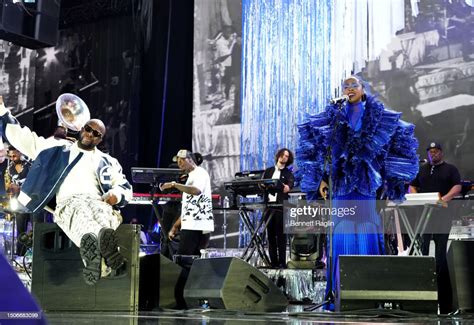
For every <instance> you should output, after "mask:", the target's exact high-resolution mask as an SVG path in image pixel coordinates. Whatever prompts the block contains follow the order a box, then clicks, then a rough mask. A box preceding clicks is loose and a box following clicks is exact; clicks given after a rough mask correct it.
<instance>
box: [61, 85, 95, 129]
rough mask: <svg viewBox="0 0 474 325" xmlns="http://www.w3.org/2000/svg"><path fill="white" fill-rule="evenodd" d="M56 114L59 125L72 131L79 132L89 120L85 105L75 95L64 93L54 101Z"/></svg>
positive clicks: (89, 116)
mask: <svg viewBox="0 0 474 325" xmlns="http://www.w3.org/2000/svg"><path fill="white" fill-rule="evenodd" d="M56 114H58V118H59V120H60V121H61V123H62V124H63V125H64V126H65V127H67V128H68V129H69V130H72V131H80V130H81V128H82V127H83V126H84V125H85V124H86V123H87V121H89V120H90V119H91V114H90V112H89V108H88V107H87V105H86V103H84V101H83V100H82V99H81V98H80V97H79V96H77V95H74V94H69V93H65V94H62V95H61V96H59V97H58V99H57V100H56Z"/></svg>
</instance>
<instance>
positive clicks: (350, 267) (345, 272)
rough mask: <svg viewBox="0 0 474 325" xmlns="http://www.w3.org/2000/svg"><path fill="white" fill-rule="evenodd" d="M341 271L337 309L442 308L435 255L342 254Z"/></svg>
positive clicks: (433, 310)
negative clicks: (440, 305) (439, 304)
mask: <svg viewBox="0 0 474 325" xmlns="http://www.w3.org/2000/svg"><path fill="white" fill-rule="evenodd" d="M337 274H338V275H339V282H338V295H337V300H336V310H337V311H348V310H362V309H376V308H382V309H394V310H396V309H399V310H405V311H411V312H423V313H434V314H436V313H437V311H438V289H437V285H436V265H435V259H434V257H429V256H365V255H364V256H361V255H340V256H339V267H338V271H337Z"/></svg>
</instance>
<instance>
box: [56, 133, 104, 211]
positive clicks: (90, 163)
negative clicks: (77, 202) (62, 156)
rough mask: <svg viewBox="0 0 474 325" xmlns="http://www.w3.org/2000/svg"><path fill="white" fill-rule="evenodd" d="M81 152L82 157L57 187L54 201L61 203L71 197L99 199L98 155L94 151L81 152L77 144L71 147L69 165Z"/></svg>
mask: <svg viewBox="0 0 474 325" xmlns="http://www.w3.org/2000/svg"><path fill="white" fill-rule="evenodd" d="M80 152H82V153H83V156H82V157H81V159H79V161H78V162H77V164H76V165H74V167H73V168H72V169H71V171H70V172H69V174H68V175H67V176H66V178H65V179H64V181H63V183H62V184H61V186H60V187H59V191H58V193H57V195H56V200H57V201H58V202H61V201H62V200H64V199H67V198H69V197H71V196H73V195H87V196H88V197H91V198H97V199H98V200H100V199H101V196H102V193H101V192H100V187H99V182H98V179H97V175H96V173H97V168H98V166H99V163H100V155H98V154H97V153H96V150H95V149H94V150H90V151H87V150H82V149H80V148H79V147H78V146H77V142H76V143H74V144H73V145H72V146H71V154H70V156H69V163H71V162H72V161H73V160H74V159H75V158H76V157H77V155H78V154H79V153H80Z"/></svg>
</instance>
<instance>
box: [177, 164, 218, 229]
mask: <svg viewBox="0 0 474 325" xmlns="http://www.w3.org/2000/svg"><path fill="white" fill-rule="evenodd" d="M186 185H190V186H194V187H197V188H198V189H199V190H200V191H201V194H199V195H192V194H187V193H184V192H183V200H182V208H181V229H185V230H202V231H204V232H211V231H214V216H213V214H212V194H211V180H210V178H209V174H208V173H207V171H206V170H205V169H204V168H202V167H196V168H195V169H194V170H193V171H192V172H190V173H189V177H188V180H187V182H186Z"/></svg>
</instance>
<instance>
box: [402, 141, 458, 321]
mask: <svg viewBox="0 0 474 325" xmlns="http://www.w3.org/2000/svg"><path fill="white" fill-rule="evenodd" d="M426 151H427V153H428V163H426V164H424V165H422V166H420V170H419V172H418V175H417V176H416V178H415V179H414V180H413V181H412V183H411V184H410V192H412V193H429V192H439V193H440V195H441V200H442V201H443V202H449V201H450V200H452V198H453V197H454V196H456V195H457V194H459V193H460V192H461V176H460V175H459V171H458V169H457V168H456V167H455V166H454V165H451V164H448V163H447V162H445V161H444V160H443V150H442V148H441V145H440V144H439V143H436V142H431V143H430V145H429V146H428V148H426ZM443 210H444V211H443ZM452 217H453V216H452V215H451V214H450V213H449V212H448V211H447V210H446V209H438V210H435V211H433V214H432V216H431V219H430V222H429V224H428V227H427V228H428V229H431V230H432V231H431V233H426V234H424V235H423V244H422V252H423V255H428V253H429V245H430V241H431V239H433V240H434V242H435V257H436V273H437V276H438V293H439V295H438V296H439V307H440V312H441V313H442V314H447V313H449V312H451V311H452V293H451V283H450V279H449V272H448V264H447V260H446V249H447V246H448V238H449V231H450V229H451V222H452Z"/></svg>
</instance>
